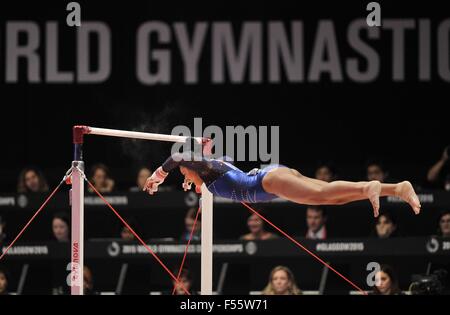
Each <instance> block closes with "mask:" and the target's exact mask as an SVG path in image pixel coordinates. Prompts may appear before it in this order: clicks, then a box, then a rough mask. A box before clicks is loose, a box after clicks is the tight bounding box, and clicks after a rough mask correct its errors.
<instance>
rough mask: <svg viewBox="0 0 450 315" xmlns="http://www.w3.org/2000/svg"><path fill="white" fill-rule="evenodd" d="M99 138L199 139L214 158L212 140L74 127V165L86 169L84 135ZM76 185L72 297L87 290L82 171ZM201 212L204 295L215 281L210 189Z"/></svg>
mask: <svg viewBox="0 0 450 315" xmlns="http://www.w3.org/2000/svg"><path fill="white" fill-rule="evenodd" d="M89 134H92V135H99V136H110V137H120V138H132V139H142V140H154V141H168V142H180V143H185V142H186V141H188V140H189V139H195V140H196V141H197V143H199V144H202V146H203V152H204V153H205V154H207V155H209V154H211V147H212V141H211V139H209V138H202V137H187V136H174V135H165V134H156V133H147V132H137V131H126V130H116V129H106V128H97V127H89V126H81V125H78V126H74V127H73V144H74V160H73V162H72V165H73V166H74V167H75V166H77V167H82V168H83V169H84V163H83V149H82V146H83V140H84V139H83V138H84V135H89ZM73 177H74V180H73V182H72V192H73V194H72V265H73V266H75V267H72V268H73V269H75V270H72V274H73V275H72V278H73V280H76V281H74V282H73V285H72V290H71V291H72V295H83V293H84V292H83V286H82V285H80V280H81V279H80V274H81V275H82V272H83V266H84V244H83V239H84V181H83V178H82V174H81V172H80V170H79V169H78V168H76V169H75V171H74V172H73ZM201 208H202V213H203V219H204V220H202V236H201V294H202V295H210V294H212V281H213V270H212V268H213V197H212V194H211V192H209V191H208V189H207V188H206V186H205V185H204V184H203V185H202V199H201Z"/></svg>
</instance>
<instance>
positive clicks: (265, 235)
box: [240, 212, 278, 241]
mask: <svg viewBox="0 0 450 315" xmlns="http://www.w3.org/2000/svg"><path fill="white" fill-rule="evenodd" d="M261 214H262V215H263V216H264V214H263V212H261ZM247 226H248V230H249V231H250V233H248V234H245V235H242V236H241V237H240V239H241V240H244V241H256V240H259V241H264V240H270V239H274V238H278V235H276V234H274V233H271V232H268V231H266V229H265V224H264V221H263V220H262V219H261V218H260V217H259V216H258V215H256V214H254V213H253V214H251V215H250V216H249V217H248V219H247Z"/></svg>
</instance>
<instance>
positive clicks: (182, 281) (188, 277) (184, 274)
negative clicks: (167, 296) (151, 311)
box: [171, 268, 195, 295]
mask: <svg viewBox="0 0 450 315" xmlns="http://www.w3.org/2000/svg"><path fill="white" fill-rule="evenodd" d="M173 274H174V275H175V277H176V276H178V269H175V270H173ZM178 283H179V284H177V283H176V282H175V280H173V279H172V289H173V287H175V295H186V294H187V293H186V292H185V290H184V289H186V290H187V291H188V292H189V293H190V294H191V295H192V294H195V292H192V291H191V290H192V284H193V277H192V274H191V272H190V271H189V270H188V269H186V268H183V269H182V270H181V273H180V278H179V280H178ZM183 287H184V289H183ZM171 293H172V292H171Z"/></svg>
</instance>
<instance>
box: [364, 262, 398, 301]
mask: <svg viewBox="0 0 450 315" xmlns="http://www.w3.org/2000/svg"><path fill="white" fill-rule="evenodd" d="M375 283H376V284H375V286H374V287H373V291H372V293H371V294H373V295H401V294H402V291H401V290H400V288H399V286H398V280H397V275H396V274H395V272H394V269H393V268H392V267H391V266H389V265H381V268H380V271H378V272H377V273H376V274H375Z"/></svg>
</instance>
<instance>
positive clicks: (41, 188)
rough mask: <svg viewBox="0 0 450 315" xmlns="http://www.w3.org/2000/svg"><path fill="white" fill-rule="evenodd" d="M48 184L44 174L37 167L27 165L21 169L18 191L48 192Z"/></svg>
mask: <svg viewBox="0 0 450 315" xmlns="http://www.w3.org/2000/svg"><path fill="white" fill-rule="evenodd" d="M47 191H48V184H47V180H46V179H45V176H44V174H43V173H42V172H41V171H40V170H38V169H37V168H33V167H27V168H24V169H23V170H22V171H20V174H19V179H18V181H17V192H18V193H37V192H47Z"/></svg>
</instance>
